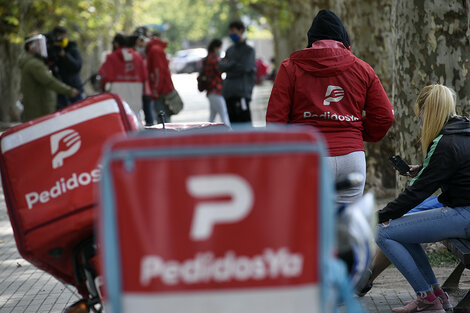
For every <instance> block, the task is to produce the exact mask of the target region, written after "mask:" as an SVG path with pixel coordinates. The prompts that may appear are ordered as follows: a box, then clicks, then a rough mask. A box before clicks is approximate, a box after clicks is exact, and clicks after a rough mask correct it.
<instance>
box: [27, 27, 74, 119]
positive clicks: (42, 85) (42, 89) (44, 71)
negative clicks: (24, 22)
mask: <svg viewBox="0 0 470 313" xmlns="http://www.w3.org/2000/svg"><path fill="white" fill-rule="evenodd" d="M24 49H25V51H26V53H25V54H24V55H23V56H22V57H21V59H20V63H19V64H20V69H21V93H22V94H23V99H22V103H23V106H24V111H23V116H22V120H23V121H24V122H26V121H29V120H32V119H34V118H37V117H40V116H43V115H47V114H50V113H53V112H55V111H56V107H57V93H60V94H63V95H66V96H69V97H71V98H75V97H77V96H78V95H79V91H78V90H77V89H75V88H73V87H71V86H68V85H66V84H64V83H62V82H61V81H60V80H58V79H57V78H55V77H54V75H52V72H51V71H50V70H49V68H48V66H47V65H46V63H47V61H46V60H47V45H46V37H45V36H44V35H40V34H32V35H30V36H28V37H26V38H25V45H24Z"/></svg>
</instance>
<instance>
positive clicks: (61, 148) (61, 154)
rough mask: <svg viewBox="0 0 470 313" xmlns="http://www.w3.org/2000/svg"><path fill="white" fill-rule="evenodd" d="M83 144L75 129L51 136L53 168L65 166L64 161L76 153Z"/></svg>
mask: <svg viewBox="0 0 470 313" xmlns="http://www.w3.org/2000/svg"><path fill="white" fill-rule="evenodd" d="M81 144H82V141H81V138H80V134H79V133H78V132H77V131H75V130H73V129H66V130H63V131H61V132H60V133H57V134H54V135H52V136H51V154H52V168H53V169H56V168H58V167H61V166H63V165H64V159H65V158H68V157H70V156H72V155H74V154H75V153H77V151H78V149H80V146H81Z"/></svg>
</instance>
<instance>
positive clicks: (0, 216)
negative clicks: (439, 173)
mask: <svg viewBox="0 0 470 313" xmlns="http://www.w3.org/2000/svg"><path fill="white" fill-rule="evenodd" d="M196 75H197V74H179V75H174V76H173V80H174V83H175V86H176V88H177V90H178V91H179V92H180V95H181V97H182V99H183V101H184V104H185V106H184V109H183V111H182V112H181V113H180V114H178V115H176V116H174V117H173V118H172V122H204V121H207V120H208V117H209V103H208V100H207V98H206V96H205V94H203V93H199V92H198V91H197V83H196ZM270 90H271V84H269V83H265V84H263V85H261V86H256V87H255V90H254V99H253V102H252V116H253V125H254V126H257V127H262V126H264V125H265V122H264V117H265V114H266V105H267V101H268V98H269V94H270ZM435 270H436V275H437V277H438V279H439V281H441V282H442V281H444V280H445V278H446V277H447V276H448V275H449V273H450V272H451V271H452V268H449V267H438V268H436V269H435ZM468 272H469V271H465V272H464V276H463V277H462V281H461V287H462V288H470V275H469V273H468ZM457 296H458V297H461V296H463V294H459V295H457ZM412 298H413V291H412V289H411V287H410V286H409V284H408V283H407V282H406V281H405V279H404V278H403V277H402V275H401V274H400V273H399V272H398V271H397V270H396V269H395V268H393V267H391V268H389V269H387V270H386V271H385V272H384V273H383V274H382V275H381V276H380V277H379V278H378V279H377V280H376V283H375V286H374V288H373V289H372V290H371V291H370V292H369V294H367V295H366V296H365V297H363V298H361V300H360V301H361V302H362V304H363V307H364V308H365V309H366V310H367V312H370V313H375V312H377V313H385V312H391V308H393V307H396V306H401V305H402V303H403V302H404V301H407V300H410V299H412ZM78 299H79V297H78V294H77V292H76V290H75V288H74V287H71V286H66V285H64V284H62V283H61V282H59V281H58V280H57V279H55V278H54V277H52V276H51V275H49V274H47V273H45V272H43V271H41V270H38V269H37V268H35V267H34V266H33V265H31V264H30V263H29V262H27V261H26V260H24V259H23V258H22V257H21V256H20V255H19V253H18V250H17V248H16V244H15V240H14V236H13V231H12V229H11V226H10V221H9V218H8V214H7V211H6V206H5V199H4V196H3V192H1V191H0V313H10V312H14V313H21V312H28V313H33V312H34V313H36V312H38V313H60V312H62V310H63V309H64V308H65V307H66V306H67V305H69V304H71V303H73V302H75V301H77V300H78ZM457 299H458V298H454V297H453V296H452V295H451V302H452V303H453V304H456V303H457ZM341 311H343V312H345V310H344V308H343V309H341Z"/></svg>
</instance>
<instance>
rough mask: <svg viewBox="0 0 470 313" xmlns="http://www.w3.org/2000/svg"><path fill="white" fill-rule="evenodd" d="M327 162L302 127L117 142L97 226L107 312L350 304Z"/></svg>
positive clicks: (218, 312) (329, 308)
mask: <svg viewBox="0 0 470 313" xmlns="http://www.w3.org/2000/svg"><path fill="white" fill-rule="evenodd" d="M325 155H326V149H325V148H324V145H323V141H322V139H321V137H320V135H319V134H317V133H316V132H312V131H311V128H305V127H303V128H301V129H299V128H284V127H282V128H279V129H278V128H272V129H247V130H233V131H230V132H227V131H221V130H220V129H213V130H211V131H208V132H205V133H201V132H194V133H193V132H186V133H168V134H167V135H166V136H162V135H159V134H158V133H157V132H153V133H152V132H150V133H149V132H147V133H140V134H136V135H135V136H129V137H127V138H122V139H116V140H115V141H113V142H112V143H110V145H109V146H108V148H107V150H106V152H105V153H104V156H103V169H102V171H103V172H102V173H103V177H102V180H101V182H100V195H101V196H100V198H101V200H100V206H99V207H100V215H99V218H98V219H99V220H98V225H99V242H100V247H101V253H100V257H102V258H103V259H102V260H101V264H102V266H103V268H102V273H104V288H105V294H106V295H105V299H104V301H105V307H106V311H107V312H112V313H128V312H174V313H180V312H181V313H183V312H188V308H190V309H189V311H191V312H193V313H203V312H204V313H227V312H245V313H255V312H256V313H258V312H271V313H281V312H282V313H291V312H292V313H294V312H296V313H299V312H300V313H303V312H333V305H334V304H335V303H334V301H335V300H334V295H338V294H339V293H342V292H343V293H344V290H346V292H348V297H349V299H352V295H353V291H352V288H349V289H348V288H343V289H342V291H339V292H337V291H338V290H339V289H340V288H339V286H340V285H341V284H339V282H346V281H347V273H346V270H345V268H344V267H341V266H339V265H338V264H339V262H338V261H337V260H336V259H335V257H334V245H333V243H334V238H335V229H336V228H335V227H334V218H335V217H334V216H335V207H334V194H333V187H332V182H331V181H330V180H329V174H328V172H327V170H326V163H325V160H324V158H322V156H325ZM344 285H345V284H343V286H344ZM334 289H336V292H335V291H334ZM108 310H109V311H108ZM355 312H361V311H360V310H358V311H355Z"/></svg>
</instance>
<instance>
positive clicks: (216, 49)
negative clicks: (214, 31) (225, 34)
mask: <svg viewBox="0 0 470 313" xmlns="http://www.w3.org/2000/svg"><path fill="white" fill-rule="evenodd" d="M221 49H222V41H221V40H220V39H213V40H212V41H211V42H210V43H209V46H208V47H207V57H206V59H205V60H204V62H203V67H204V68H203V73H204V75H205V77H206V81H207V89H206V91H207V99H209V111H210V113H209V122H211V123H213V122H214V121H215V117H216V116H217V114H219V116H220V119H221V120H222V123H224V124H226V125H228V126H230V119H229V117H228V112H227V105H226V103H225V99H224V97H223V96H222V75H221V74H222V73H221V72H220V71H219V69H218V63H219V61H220V57H219V55H220V50H221Z"/></svg>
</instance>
